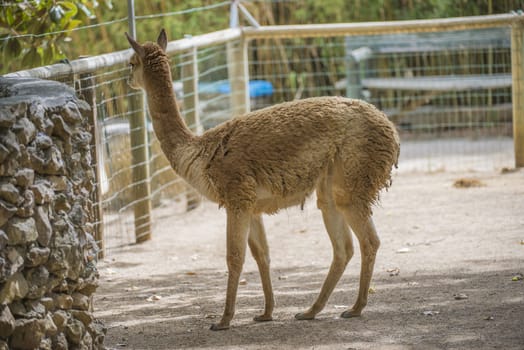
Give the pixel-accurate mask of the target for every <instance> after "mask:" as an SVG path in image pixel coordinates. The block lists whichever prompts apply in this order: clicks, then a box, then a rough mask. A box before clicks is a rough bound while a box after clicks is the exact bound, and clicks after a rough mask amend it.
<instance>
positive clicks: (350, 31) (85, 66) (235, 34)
mask: <svg viewBox="0 0 524 350" xmlns="http://www.w3.org/2000/svg"><path fill="white" fill-rule="evenodd" d="M515 21H524V16H523V15H522V14H520V15H519V14H516V13H511V14H500V15H489V16H471V17H457V18H440V19H430V20H408V21H390V22H360V23H331V24H303V25H278V26H263V27H258V28H257V27H244V28H230V29H225V30H220V31H216V32H213V33H208V34H203V35H196V36H194V37H188V38H184V39H180V40H175V41H171V42H169V44H168V46H167V51H168V54H175V53H179V52H183V51H187V50H189V49H192V48H202V47H206V46H211V45H216V44H222V43H226V42H229V41H232V40H237V39H240V38H246V39H257V38H304V37H320V36H345V35H374V34H393V33H409V32H435V31H449V30H466V29H481V28H494V27H503V26H509V25H511V24H512V23H514V22H515ZM131 54H132V51H131V50H130V49H127V50H122V51H117V52H113V53H108V54H103V55H98V56H93V57H86V58H81V59H78V60H74V61H71V62H69V63H59V64H53V65H49V66H44V67H38V68H33V69H28V70H23V71H18V72H14V73H9V74H6V75H5V76H7V77H34V78H42V79H50V78H53V79H57V78H60V77H64V76H68V75H71V74H85V73H92V72H94V71H96V70H98V69H101V68H107V67H109V66H114V65H118V64H123V63H126V62H127V60H128V59H129V57H130V56H131Z"/></svg>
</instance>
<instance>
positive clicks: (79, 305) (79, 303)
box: [71, 293, 90, 310]
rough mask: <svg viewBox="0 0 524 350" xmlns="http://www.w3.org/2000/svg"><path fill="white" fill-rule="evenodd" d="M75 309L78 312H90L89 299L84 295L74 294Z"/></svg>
mask: <svg viewBox="0 0 524 350" xmlns="http://www.w3.org/2000/svg"><path fill="white" fill-rule="evenodd" d="M71 297H72V298H73V309H76V310H89V304H90V302H89V297H87V296H86V295H84V294H82V293H73V294H72V295H71Z"/></svg>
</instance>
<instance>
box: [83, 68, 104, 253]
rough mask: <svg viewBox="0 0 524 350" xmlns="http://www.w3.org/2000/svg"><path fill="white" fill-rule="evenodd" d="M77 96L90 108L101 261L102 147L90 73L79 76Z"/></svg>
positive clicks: (102, 242)
mask: <svg viewBox="0 0 524 350" xmlns="http://www.w3.org/2000/svg"><path fill="white" fill-rule="evenodd" d="M79 94H80V95H82V98H83V100H84V101H86V102H87V103H88V104H89V106H90V107H91V112H90V113H89V123H90V124H91V134H92V136H93V137H92V138H91V156H92V159H93V161H92V162H93V164H94V165H95V181H96V184H95V191H94V193H93V215H94V219H95V224H94V227H93V229H94V232H93V236H94V238H95V241H96V243H97V244H98V249H99V251H98V258H99V259H102V258H104V256H105V242H104V224H103V208H102V189H101V184H102V176H101V173H102V167H103V166H104V164H103V162H102V161H101V154H100V152H101V151H102V145H101V142H100V134H99V130H98V118H97V107H96V93H95V79H94V78H93V76H92V74H91V73H85V74H81V75H80V86H79Z"/></svg>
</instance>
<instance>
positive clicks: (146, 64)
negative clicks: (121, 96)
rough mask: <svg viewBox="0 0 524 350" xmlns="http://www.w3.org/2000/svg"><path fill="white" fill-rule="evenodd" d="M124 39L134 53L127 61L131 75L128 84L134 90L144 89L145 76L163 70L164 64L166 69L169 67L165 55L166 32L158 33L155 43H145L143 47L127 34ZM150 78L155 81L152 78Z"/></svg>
mask: <svg viewBox="0 0 524 350" xmlns="http://www.w3.org/2000/svg"><path fill="white" fill-rule="evenodd" d="M126 37H127V40H128V41H129V44H131V47H132V48H133V50H134V51H135V53H134V54H133V56H131V59H130V60H129V65H130V66H131V75H130V77H129V80H128V84H129V86H131V87H132V88H134V89H140V88H142V89H144V88H146V76H151V73H154V72H160V71H163V70H165V67H166V63H167V67H169V63H168V58H167V55H166V47H167V35H166V31H165V30H164V29H162V30H161V31H160V34H159V35H158V39H157V42H156V43H152V42H147V43H145V44H143V45H140V44H139V43H137V42H136V40H135V39H133V38H132V37H130V36H129V34H127V33H126ZM167 71H168V72H169V69H167ZM151 78H152V79H155V78H153V77H152V76H151Z"/></svg>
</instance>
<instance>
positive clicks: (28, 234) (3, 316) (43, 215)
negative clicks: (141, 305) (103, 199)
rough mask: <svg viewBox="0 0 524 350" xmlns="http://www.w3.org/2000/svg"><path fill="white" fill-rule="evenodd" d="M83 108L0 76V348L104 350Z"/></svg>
mask: <svg viewBox="0 0 524 350" xmlns="http://www.w3.org/2000/svg"><path fill="white" fill-rule="evenodd" d="M89 115H90V107H89V105H88V104H87V103H86V102H84V101H81V100H78V99H77V98H76V97H75V93H74V91H73V90H71V89H70V88H68V87H67V86H65V85H63V84H60V83H57V82H53V81H44V80H36V79H25V78H22V79H12V78H5V77H0V350H2V349H53V350H59V349H103V345H102V343H103V339H104V333H105V329H104V327H103V325H102V324H101V323H99V322H97V321H96V320H95V319H94V317H93V314H92V309H93V305H92V296H93V293H94V292H95V290H96V288H97V284H98V273H97V270H96V266H95V262H96V255H97V247H96V243H95V241H94V239H93V236H92V235H93V216H94V211H93V203H92V198H93V191H94V183H95V180H94V179H95V177H94V172H93V167H92V163H93V161H92V159H91V133H90V126H89V123H88V120H89V118H88V116H89Z"/></svg>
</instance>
